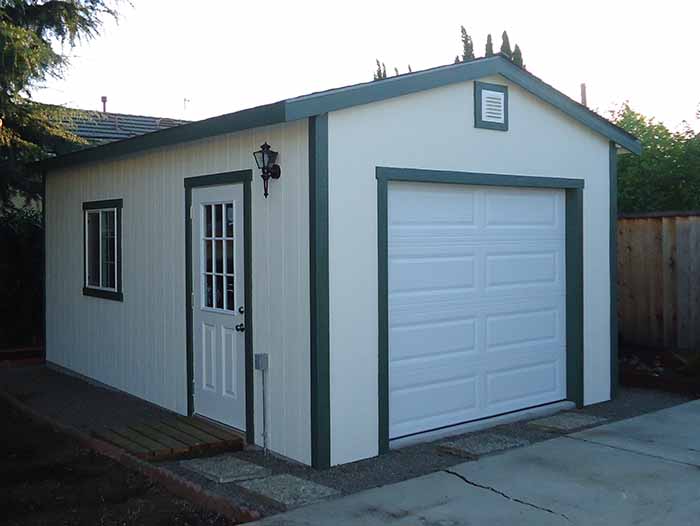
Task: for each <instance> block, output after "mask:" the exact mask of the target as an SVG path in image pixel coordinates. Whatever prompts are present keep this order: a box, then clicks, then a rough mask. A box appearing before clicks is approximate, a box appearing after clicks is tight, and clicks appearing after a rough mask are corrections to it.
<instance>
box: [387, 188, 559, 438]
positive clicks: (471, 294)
mask: <svg viewBox="0 0 700 526" xmlns="http://www.w3.org/2000/svg"><path fill="white" fill-rule="evenodd" d="M388 195H389V209H388V214H389V233H388V256H389V260H388V264H389V266H388V270H389V276H388V277H389V392H390V400H389V404H390V405H389V418H390V425H389V436H390V438H398V437H402V436H406V435H410V434H414V433H419V432H422V431H428V430H432V429H437V428H440V427H444V426H450V425H454V424H459V423H462V422H467V421H470V420H475V419H480V418H485V417H489V416H494V415H498V414H501V413H506V412H510V411H515V410H518V409H524V408H527V407H533V406H536V405H540V404H545V403H549V402H555V401H559V400H563V399H564V398H565V397H566V383H565V382H566V377H565V371H566V346H565V341H566V338H565V335H566V331H565V327H566V319H565V317H566V312H565V299H566V298H565V296H566V292H565V291H566V289H565V278H566V276H565V272H564V269H565V266H564V265H565V261H564V257H565V230H564V223H565V219H564V191H563V190H550V189H529V188H528V189H525V188H507V187H486V186H464V185H451V184H429V183H403V182H396V183H390V184H389V194H388Z"/></svg>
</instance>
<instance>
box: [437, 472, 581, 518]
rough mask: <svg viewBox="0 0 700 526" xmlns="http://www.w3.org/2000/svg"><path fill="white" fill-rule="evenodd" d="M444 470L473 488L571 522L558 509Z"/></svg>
mask: <svg viewBox="0 0 700 526" xmlns="http://www.w3.org/2000/svg"><path fill="white" fill-rule="evenodd" d="M444 471H445V473H449V474H450V475H454V476H455V477H457V478H458V479H460V480H461V481H462V482H465V483H466V484H469V485H470V486H474V487H475V488H480V489H485V490H487V491H490V492H492V493H495V494H496V495H500V496H501V497H503V498H505V499H508V500H510V501H513V502H517V503H518V504H522V505H523V506H529V507H530V508H534V509H536V510H539V511H544V512H547V513H551V514H552V515H558V516H559V517H563V518H564V519H566V520H567V521H568V522H571V519H570V518H569V517H567V516H566V515H565V514H563V513H559V512H558V511H554V510H550V509H549V508H543V507H542V506H538V505H537V504H533V503H531V502H527V501H524V500H521V499H519V498H517V497H511V496H510V495H508V494H507V493H503V492H502V491H500V490H497V489H496V488H494V487H491V486H486V485H484V484H479V483H478V482H474V481H472V480H469V479H468V478H466V477H464V476H462V475H460V474H459V473H457V472H456V471H452V470H449V469H445V470H444Z"/></svg>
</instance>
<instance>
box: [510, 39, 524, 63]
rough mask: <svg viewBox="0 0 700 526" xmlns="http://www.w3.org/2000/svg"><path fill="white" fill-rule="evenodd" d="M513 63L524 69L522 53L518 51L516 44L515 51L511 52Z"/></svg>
mask: <svg viewBox="0 0 700 526" xmlns="http://www.w3.org/2000/svg"><path fill="white" fill-rule="evenodd" d="M511 60H512V61H513V64H515V65H517V66H520V67H521V68H523V67H525V65H524V64H523V53H522V51H520V46H519V45H518V44H515V49H514V50H513V58H512V59H511Z"/></svg>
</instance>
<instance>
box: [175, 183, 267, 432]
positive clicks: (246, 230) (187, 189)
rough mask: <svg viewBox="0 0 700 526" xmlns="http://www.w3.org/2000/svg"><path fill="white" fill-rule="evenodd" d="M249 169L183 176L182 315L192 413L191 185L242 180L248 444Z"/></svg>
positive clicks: (251, 406) (251, 408) (251, 416)
mask: <svg viewBox="0 0 700 526" xmlns="http://www.w3.org/2000/svg"><path fill="white" fill-rule="evenodd" d="M252 178H253V172H252V170H239V171H235V172H224V173H218V174H210V175H200V176H195V177H187V178H185V181H184V185H185V318H186V326H187V328H186V338H187V341H186V348H187V350H186V353H187V362H186V363H187V413H188V414H189V415H192V414H193V413H194V409H195V408H194V351H193V343H192V338H193V329H192V219H191V218H190V207H191V206H192V189H193V188H198V187H202V186H217V185H224V184H243V208H244V211H243V216H244V223H245V224H244V225H243V231H244V240H243V251H244V252H245V254H244V259H245V272H244V279H245V286H244V293H243V294H244V296H245V315H244V316H245V327H246V331H245V432H246V441H247V442H248V444H255V385H254V380H255V379H254V376H253V375H254V369H253V308H254V306H253V267H252V240H253V238H252V220H251V188H250V185H251V181H252Z"/></svg>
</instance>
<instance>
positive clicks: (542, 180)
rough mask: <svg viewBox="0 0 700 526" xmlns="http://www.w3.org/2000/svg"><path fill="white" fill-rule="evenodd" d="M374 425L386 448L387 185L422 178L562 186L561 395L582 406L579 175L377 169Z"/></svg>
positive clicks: (381, 447) (382, 449) (382, 448)
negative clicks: (563, 308) (563, 295)
mask: <svg viewBox="0 0 700 526" xmlns="http://www.w3.org/2000/svg"><path fill="white" fill-rule="evenodd" d="M376 177H377V257H378V262H377V263H378V276H377V280H378V309H379V311H378V322H379V327H378V335H379V341H378V350H379V356H378V371H379V378H378V386H379V392H378V415H379V421H378V429H379V437H378V438H379V444H378V445H379V452H380V453H385V452H387V451H388V450H389V411H390V409H389V288H388V280H389V273H388V224H389V222H388V221H389V218H388V189H389V188H388V186H389V183H390V182H401V181H404V182H424V183H445V184H466V185H487V186H511V187H512V186H515V187H521V188H553V189H563V190H565V194H566V197H565V200H566V349H567V352H566V382H567V398H568V399H569V400H571V401H573V402H574V403H576V405H577V406H581V405H583V188H584V181H583V180H581V179H565V178H558V177H530V176H523V175H504V174H485V173H471V172H452V171H439V170H417V169H409V168H388V167H377V168H376Z"/></svg>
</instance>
